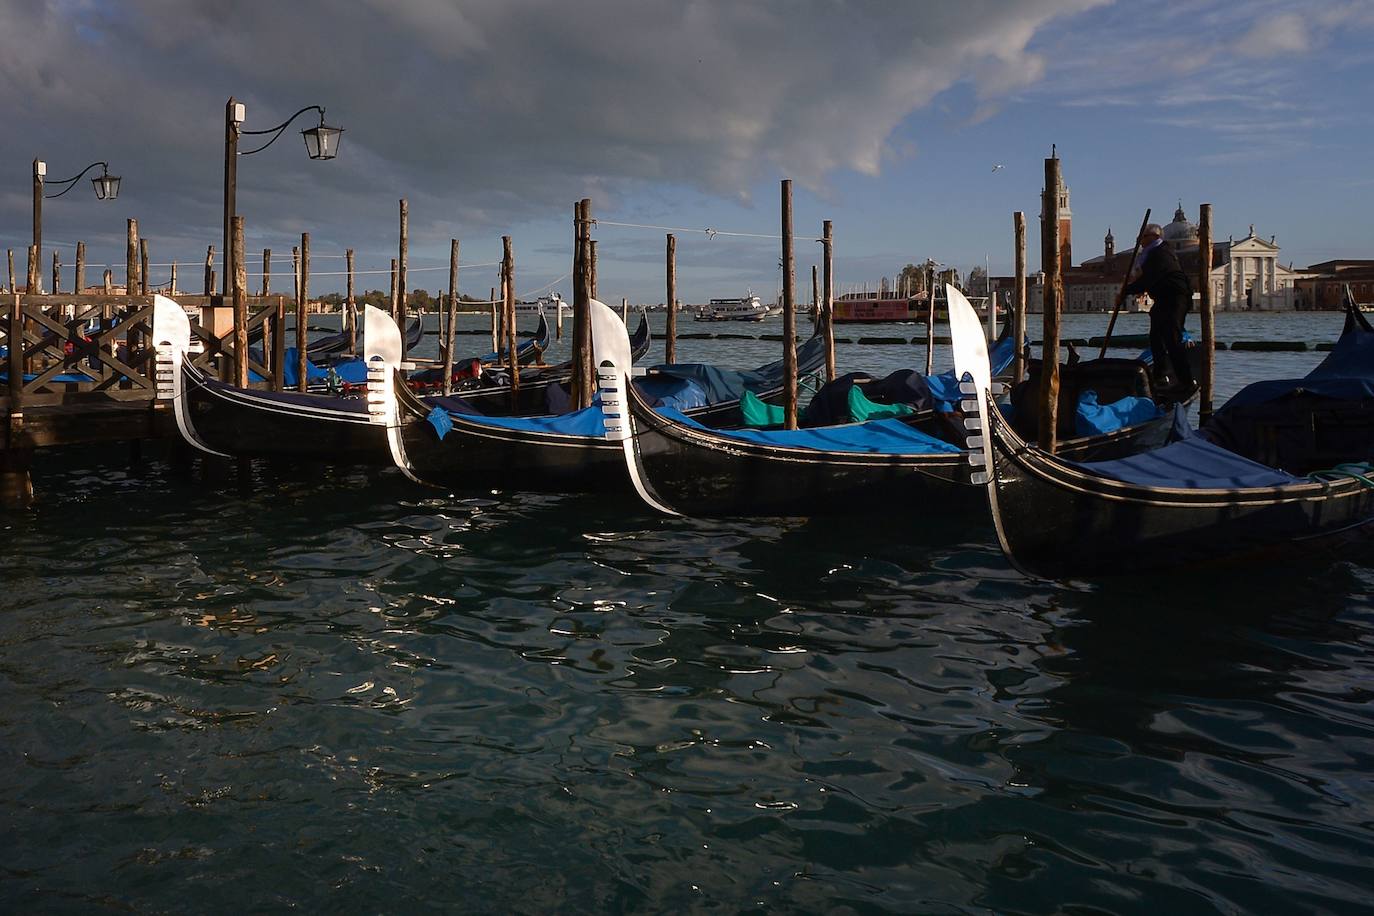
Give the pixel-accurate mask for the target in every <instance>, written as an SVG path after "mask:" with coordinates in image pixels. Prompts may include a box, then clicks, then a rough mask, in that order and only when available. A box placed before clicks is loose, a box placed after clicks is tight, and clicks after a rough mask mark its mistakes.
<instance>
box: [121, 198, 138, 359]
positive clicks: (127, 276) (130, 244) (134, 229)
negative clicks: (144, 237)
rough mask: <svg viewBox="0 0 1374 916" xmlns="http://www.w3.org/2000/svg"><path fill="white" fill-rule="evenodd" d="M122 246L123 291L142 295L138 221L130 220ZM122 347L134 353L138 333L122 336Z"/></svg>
mask: <svg viewBox="0 0 1374 916" xmlns="http://www.w3.org/2000/svg"><path fill="white" fill-rule="evenodd" d="M125 235H126V238H125V246H124V291H125V293H126V294H128V295H130V296H136V295H142V292H141V291H140V290H139V282H138V220H136V219H130V220H129V221H128V225H127V228H126V231H125ZM124 345H125V346H126V347H128V348H129V353H131V354H132V353H134V352H135V351H136V350H137V349H138V345H139V333H138V332H137V331H134V330H130V331H129V332H128V333H127V334H126V335H125V336H124Z"/></svg>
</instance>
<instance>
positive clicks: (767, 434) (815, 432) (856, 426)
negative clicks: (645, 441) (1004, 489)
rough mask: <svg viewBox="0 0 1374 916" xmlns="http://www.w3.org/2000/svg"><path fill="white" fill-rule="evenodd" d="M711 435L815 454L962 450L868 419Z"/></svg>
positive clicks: (680, 418)
mask: <svg viewBox="0 0 1374 916" xmlns="http://www.w3.org/2000/svg"><path fill="white" fill-rule="evenodd" d="M658 413H659V414H661V415H663V416H665V417H668V418H669V419H671V420H673V421H674V422H677V423H681V424H682V425H684V426H691V427H695V428H696V429H706V427H705V426H702V425H701V424H700V423H698V422H696V421H695V420H693V419H692V418H691V417H689V416H687V415H686V414H684V413H682V412H680V411H677V410H673V409H671V408H666V407H665V408H661V409H659V410H658ZM711 432H712V433H714V434H716V435H718V436H724V437H726V438H729V439H738V440H740V441H741V442H754V443H758V444H759V445H773V446H778V447H780V448H804V449H810V450H812V451H818V452H863V453H867V454H874V455H937V454H947V453H953V454H958V453H959V452H961V451H963V450H962V449H960V448H959V447H958V446H956V445H950V444H949V443H948V442H942V441H940V440H939V439H936V438H935V437H934V436H928V435H926V434H925V433H923V432H921V431H920V430H918V429H915V428H913V427H911V426H908V425H907V424H905V423H903V422H902V421H900V420H871V421H869V422H868V423H852V424H848V425H845V426H825V427H819V428H817V429H771V430H764V429H731V430H720V429H713V430H711Z"/></svg>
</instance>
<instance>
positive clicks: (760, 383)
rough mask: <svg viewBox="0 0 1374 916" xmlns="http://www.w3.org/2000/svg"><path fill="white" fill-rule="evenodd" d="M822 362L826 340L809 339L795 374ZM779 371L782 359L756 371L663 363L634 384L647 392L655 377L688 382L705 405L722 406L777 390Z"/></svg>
mask: <svg viewBox="0 0 1374 916" xmlns="http://www.w3.org/2000/svg"><path fill="white" fill-rule="evenodd" d="M824 361H825V338H824V337H811V338H808V339H807V341H806V342H805V343H804V344H802V345H801V346H800V347H798V348H797V375H798V376H802V375H807V374H809V373H812V372H815V371H816V370H817V369H818V368H820V365H821V363H823V362H824ZM782 371H783V367H782V360H778V361H776V362H772V363H769V364H767V365H766V366H759V367H758V368H757V369H720V368H718V367H716V366H711V365H707V364H706V363H664V364H662V365H658V366H652V367H650V369H649V375H647V376H645V377H643V378H637V379H635V385H636V386H637V387H639V389H640V390H641V391H646V393H647V392H648V389H646V388H645V385H646V384H652V380H653V379H654V378H655V376H657V377H659V378H662V377H664V376H668V377H671V378H676V379H689V380H691V381H694V382H696V383H697V384H698V385H700V386H701V388H702V390H703V391H705V392H706V401H707V403H708V404H721V403H725V402H727V401H737V400H739V398H740V395H742V394H743V393H744V392H745V391H752V392H754V393H755V394H757V393H759V392H760V391H765V390H767V389H769V388H776V387H777V386H779V385H781V384H782Z"/></svg>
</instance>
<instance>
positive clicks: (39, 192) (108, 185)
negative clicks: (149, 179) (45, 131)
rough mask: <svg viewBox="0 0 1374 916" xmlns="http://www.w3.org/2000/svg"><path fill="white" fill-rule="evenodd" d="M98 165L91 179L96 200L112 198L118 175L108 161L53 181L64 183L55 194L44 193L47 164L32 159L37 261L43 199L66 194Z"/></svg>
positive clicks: (40, 255)
mask: <svg viewBox="0 0 1374 916" xmlns="http://www.w3.org/2000/svg"><path fill="white" fill-rule="evenodd" d="M97 165H98V166H100V168H101V173H100V176H99V177H97V178H92V179H91V184H92V185H93V186H94V187H95V196H96V199H97V200H114V199H115V198H116V197H118V196H119V181H120V179H119V176H118V175H111V174H110V164H109V163H108V162H92V163H91V164H90V165H88V166H86V167H85V168H84V169H82V170H81V171H80V172H77V173H76V177H74V178H64V179H62V180H61V181H54V182H52V184H53V185H54V186H56V187H61V186H62V185H66V187H65V188H62V190H60V191H58V192H57V193H56V194H45V193H44V184H45V179H46V177H47V174H48V164H47V163H46V162H44V161H43V160H42V159H35V160H33V247H34V249H36V251H37V252H38V263H39V264H42V263H43V200H44V199H45V198H46V199H48V200H53V199H55V198H58V197H61V196H62V195H63V194H66V193H67V192H68V191H70V190H71V189H72V188H74V187H76V183H77V182H78V181H80V180H81V179H82V178H85V177H86V173H87V172H89V171H90V170H91V169H93V168H95V167H96V166H97Z"/></svg>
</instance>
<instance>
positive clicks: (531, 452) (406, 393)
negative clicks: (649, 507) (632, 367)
mask: <svg viewBox="0 0 1374 916" xmlns="http://www.w3.org/2000/svg"><path fill="white" fill-rule="evenodd" d="M593 304H594V305H598V304H599V303H593ZM602 308H605V307H604V306H602ZM605 311H606V313H607V314H608V315H609V316H610V320H612V321H614V322H615V323H616V324H617V325H618V326H619V327H620V329H621V330H620V338H619V339H620V341H621V342H622V344H623V346H624V358H625V359H626V360H627V361H628V359H629V338H628V336H627V335H626V334H625V331H624V324H622V323H621V321H620V318H619V317H618V316H616V315H615V313H614V312H611V310H610V309H605ZM372 313H373V309H371V308H369V309H368V313H367V320H368V321H369V323H370V322H371V321H372V320H373V314H372ZM596 320H597V319H595V318H594V319H593V327H595V321H596ZM370 347H371V344H370V343H369V362H370V363H372V359H373V358H372V354H371V350H370ZM374 365H375V364H374ZM368 402H369V403H370V404H371V405H372V413H371V414H370V418H371V421H372V423H373V424H374V428H379V429H382V430H384V432H385V435H386V440H387V444H388V446H389V448H390V454H391V457H392V460H393V461H394V463H395V464H396V466H397V467H399V468H400V469H401V471H402V472H403V473H405V474H406V476H408V477H410V478H411V479H412V480H414V481H416V482H417V483H423V484H428V485H431V486H440V487H451V488H454V489H462V490H468V491H471V490H488V489H512V490H523V491H532V492H552V493H584V492H616V491H621V492H623V491H625V490H626V489H627V487H628V484H627V482H626V478H625V466H624V462H623V461H622V460H621V458H620V449H619V446H618V444H617V443H615V442H613V441H611V440H608V439H607V438H606V436H605V414H604V413H603V410H602V407H601V405H599V404H597V405H593V406H591V407H588V408H586V409H584V410H579V411H574V412H572V413H569V414H563V415H560V416H545V417H486V416H480V415H475V414H470V413H463V412H456V411H454V410H452V409H448V408H446V407H445V406H443V405H431V404H429V403H427V402H425V401H422V400H421V399H420V398H419V397H418V396H417V395H416V394H415V393H414V392H412V391H411V390H410V389H409V388H408V387H407V386H406V385H405V384H403V382H402V379H401V377H400V374H399V372H397V371H394V369H392V370H387V369H383V368H380V367H379V368H373V369H370V370H369V377H368ZM458 403H459V404H464V403H465V402H462V401H459V402H458ZM450 406H452V405H450Z"/></svg>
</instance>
